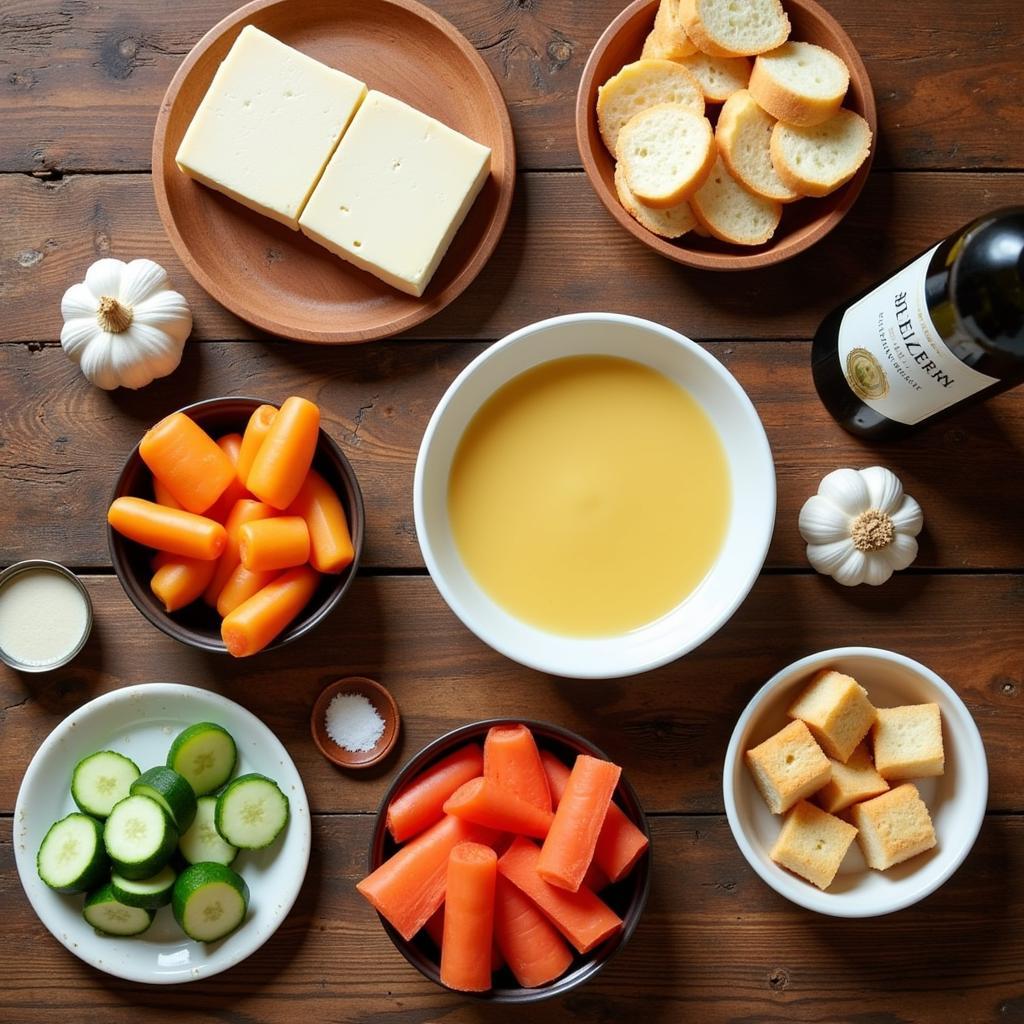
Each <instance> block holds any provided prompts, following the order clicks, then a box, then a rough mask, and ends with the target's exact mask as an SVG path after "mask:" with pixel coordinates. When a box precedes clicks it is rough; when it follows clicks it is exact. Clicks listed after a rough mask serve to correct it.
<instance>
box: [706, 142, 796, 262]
mask: <svg viewBox="0 0 1024 1024" xmlns="http://www.w3.org/2000/svg"><path fill="white" fill-rule="evenodd" d="M690 209H691V210H693V215H694V217H696V218H697V223H698V224H702V225H703V226H704V228H705V229H706V230H707V231H708V233H709V234H711V235H712V236H714V237H715V238H718V239H720V240H721V241H723V242H732V243H733V244H734V245H763V244H764V243H765V242H767V241H768V239H769V238H771V237H772V235H774V234H775V229H776V228H777V227H778V226H779V221H780V220H781V219H782V204H781V203H777V202H775V201H774V200H772V199H763V198H761V196H755V195H752V194H751V193H750V192H748V191H747V190H746V189H745V188H744V187H743V186H742V185H740V184H739V182H737V181H736V179H735V178H733V177H732V175H731V174H730V173H729V171H728V169H727V168H726V166H725V164H724V163H723V162H722V160H721V158H719V160H718V162H717V163H716V164H715V168H714V170H713V171H712V172H711V174H710V175H708V179H707V181H705V182H704V184H703V185H702V186H701V187H700V188H699V189H697V191H696V192H695V193H694V194H693V196H692V197H691V199H690Z"/></svg>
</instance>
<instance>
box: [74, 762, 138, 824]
mask: <svg viewBox="0 0 1024 1024" xmlns="http://www.w3.org/2000/svg"><path fill="white" fill-rule="evenodd" d="M139 774H140V773H139V766H138V765H137V764H136V763H135V762H134V761H132V760H131V759H130V758H127V757H125V756H124V754H118V753H117V752H116V751H113V750H100V751H98V752H97V753H95V754H90V755H89V756H88V757H83V758H82V760H81V761H79V762H78V764H76V765H75V770H74V771H73V772H72V773H71V796H72V798H73V799H74V801H75V803H76V804H78V807H79V810H81V811H84V812H85V813H86V814H91V815H92V816H93V817H94V818H105V817H106V816H107V815H108V814H109V813H110V812H111V811H112V810H113V809H114V804H116V803H118V802H119V801H121V800H123V799H124V798H125V797H126V796H127V795H128V790H129V788H130V787H131V784H132V783H133V782H134V781H135V780H136V779H137V778H138V777H139Z"/></svg>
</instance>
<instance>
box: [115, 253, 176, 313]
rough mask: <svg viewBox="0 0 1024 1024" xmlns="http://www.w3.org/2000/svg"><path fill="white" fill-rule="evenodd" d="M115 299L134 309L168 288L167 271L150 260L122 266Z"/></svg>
mask: <svg viewBox="0 0 1024 1024" xmlns="http://www.w3.org/2000/svg"><path fill="white" fill-rule="evenodd" d="M122 266H123V268H124V269H123V271H122V273H121V281H120V284H119V286H118V291H117V298H118V299H120V301H121V302H123V303H124V304H125V305H126V306H131V307H133V308H134V307H135V306H138V305H140V304H141V303H143V302H145V301H146V300H147V299H149V298H150V297H152V296H153V295H155V294H156V293H157V292H158V291H161V290H165V289H168V288H170V286H171V283H170V280H169V279H168V277H167V271H166V270H164V268H163V267H161V266H160V265H159V264H158V263H154V262H153V261H152V260H132V261H131V263H125V264H122Z"/></svg>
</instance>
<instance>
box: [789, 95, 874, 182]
mask: <svg viewBox="0 0 1024 1024" xmlns="http://www.w3.org/2000/svg"><path fill="white" fill-rule="evenodd" d="M834 116H835V117H846V116H852V117H856V118H857V119H858V120H859V121H861V122H863V125H864V132H863V134H862V141H861V145H860V146H859V147H858V152H857V159H856V161H855V162H853V163H852V165H848V166H846V167H844V168H842V170H841V171H840V173H838V174H836V175H835V176H834V177H832V178H830V179H828V180H827V181H824V182H823V181H818V180H815V179H813V178H809V177H807V176H806V175H804V174H801V173H800V171H799V169H798V168H797V167H796V166H795V165H794V164H791V163H790V162H789V159H788V157H787V155H786V150H785V141H786V133H787V131H790V130H791V126H790V125H787V124H785V123H784V122H782V121H779V122H778V123H777V124H776V125H775V127H774V128H773V129H772V140H771V144H770V148H769V152H770V153H771V158H772V166H773V167H774V168H775V173H776V174H777V175H778V176H779V177H780V178H781V179H782V181H783V184H785V185H786V187H787V188H791V189H792V190H793V191H794V192H799V193H800V195H802V196H814V197H815V198H820V197H821V196H827V195H829V194H831V193H832V192H835V190H836V189H837V188H841V187H842V186H843V185H845V184H846V183H847V182H848V181H849V180H850V179H851V178H852V177H853V176H854V175H855V174H856V173H857V171H858V170H860V166H861V164H863V163H864V161H865V160H866V159H867V157H868V154H869V153H870V152H871V129H870V128H869V127H868V125H867V121H865V120H864V118H862V117H861V116H860V115H859V114H856V113H854V112H853V111H852V110H846V109H845V108H844V109H841V110H838V111H837V112H836V114H835V115H834ZM823 123H827V122H823Z"/></svg>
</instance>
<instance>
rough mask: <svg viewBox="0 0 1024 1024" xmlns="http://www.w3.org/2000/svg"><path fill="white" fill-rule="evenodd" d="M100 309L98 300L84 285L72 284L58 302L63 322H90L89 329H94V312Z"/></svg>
mask: <svg viewBox="0 0 1024 1024" xmlns="http://www.w3.org/2000/svg"><path fill="white" fill-rule="evenodd" d="M99 308H100V301H99V299H98V298H97V297H96V296H95V295H94V294H93V293H92V292H91V291H89V289H88V288H87V287H86V286H85V285H84V284H73V285H72V286H71V287H70V288H69V289H68V290H67V291H66V292H65V293H64V295H63V297H62V298H61V300H60V313H61V316H63V317H64V319H65V321H68V320H85V319H88V320H89V321H90V327H91V328H92V329H95V327H96V312H97V310H98V309H99Z"/></svg>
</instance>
